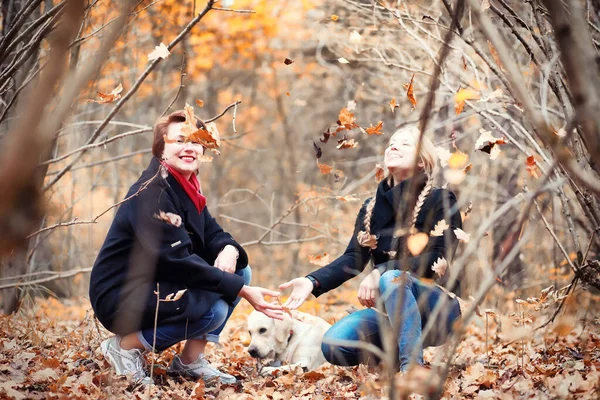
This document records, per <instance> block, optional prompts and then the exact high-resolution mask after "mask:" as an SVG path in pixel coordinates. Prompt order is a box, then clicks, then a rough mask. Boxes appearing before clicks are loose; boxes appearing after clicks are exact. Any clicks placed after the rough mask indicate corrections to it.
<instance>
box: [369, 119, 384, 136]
mask: <svg viewBox="0 0 600 400" xmlns="http://www.w3.org/2000/svg"><path fill="white" fill-rule="evenodd" d="M381 128H383V121H379V122H378V123H377V125H375V126H372V125H371V126H370V127H369V128H367V129H365V132H367V134H369V135H383V132H382V131H381Z"/></svg>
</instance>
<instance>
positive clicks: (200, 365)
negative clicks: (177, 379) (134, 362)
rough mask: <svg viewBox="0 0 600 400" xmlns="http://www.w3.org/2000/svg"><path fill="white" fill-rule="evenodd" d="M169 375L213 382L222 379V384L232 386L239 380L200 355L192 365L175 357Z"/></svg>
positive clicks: (168, 370) (168, 371) (170, 365)
mask: <svg viewBox="0 0 600 400" xmlns="http://www.w3.org/2000/svg"><path fill="white" fill-rule="evenodd" d="M167 373H168V374H170V375H183V376H188V377H190V378H193V379H200V378H201V379H202V380H203V381H205V382H206V381H212V380H213V379H217V378H218V379H220V380H221V383H226V384H232V383H236V382H237V380H236V379H235V377H234V376H233V375H229V374H226V373H225V372H221V371H219V370H218V369H216V368H215V367H213V366H212V365H210V363H209V362H208V361H207V360H206V358H204V354H200V355H199V356H198V358H197V359H196V361H194V362H193V363H190V364H184V363H183V361H181V358H180V357H179V356H178V355H176V356H175V357H173V361H171V364H169V368H168V369H167Z"/></svg>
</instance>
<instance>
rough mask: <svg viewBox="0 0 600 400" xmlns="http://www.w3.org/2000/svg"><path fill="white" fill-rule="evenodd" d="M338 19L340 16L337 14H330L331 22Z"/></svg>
mask: <svg viewBox="0 0 600 400" xmlns="http://www.w3.org/2000/svg"><path fill="white" fill-rule="evenodd" d="M338 19H340V17H338V16H337V15H335V14H333V15H332V16H331V20H332V21H333V22H337V20H338Z"/></svg>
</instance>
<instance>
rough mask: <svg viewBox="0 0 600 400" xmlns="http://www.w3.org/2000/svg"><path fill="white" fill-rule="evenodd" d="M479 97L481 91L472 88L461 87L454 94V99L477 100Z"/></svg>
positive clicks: (457, 100) (456, 100)
mask: <svg viewBox="0 0 600 400" xmlns="http://www.w3.org/2000/svg"><path fill="white" fill-rule="evenodd" d="M478 98H479V93H478V92H476V91H474V90H472V89H460V90H459V91H458V93H456V95H455V96H454V101H455V102H457V103H458V102H459V101H465V100H476V99H478Z"/></svg>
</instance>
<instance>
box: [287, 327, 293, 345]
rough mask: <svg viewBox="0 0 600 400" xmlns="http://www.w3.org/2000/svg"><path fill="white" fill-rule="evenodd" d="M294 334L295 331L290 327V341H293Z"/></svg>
mask: <svg viewBox="0 0 600 400" xmlns="http://www.w3.org/2000/svg"><path fill="white" fill-rule="evenodd" d="M292 336H294V331H293V330H292V329H290V336H288V343H289V342H291V341H292Z"/></svg>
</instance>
